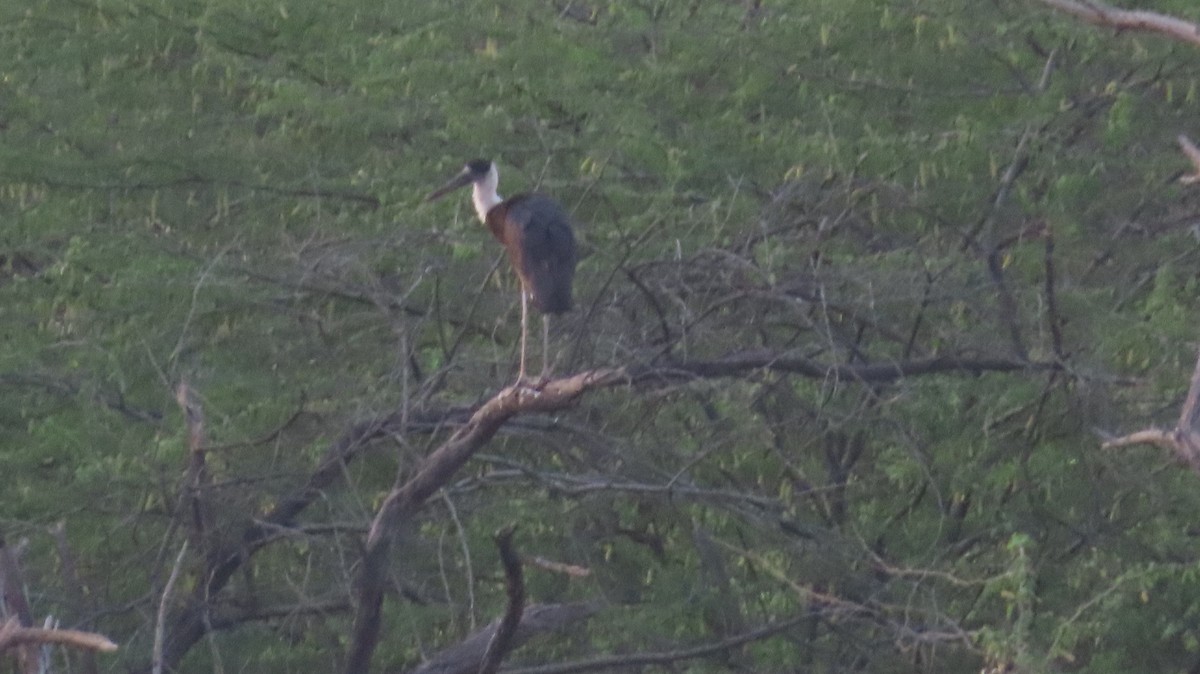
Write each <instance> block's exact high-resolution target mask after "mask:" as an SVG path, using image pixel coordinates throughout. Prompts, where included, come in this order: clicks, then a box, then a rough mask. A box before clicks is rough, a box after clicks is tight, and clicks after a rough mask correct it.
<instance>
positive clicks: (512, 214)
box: [487, 193, 576, 314]
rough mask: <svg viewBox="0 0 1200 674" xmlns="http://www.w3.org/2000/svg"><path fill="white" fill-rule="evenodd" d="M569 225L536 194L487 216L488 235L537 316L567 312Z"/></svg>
mask: <svg viewBox="0 0 1200 674" xmlns="http://www.w3.org/2000/svg"><path fill="white" fill-rule="evenodd" d="M570 222H571V220H570V218H569V217H567V214H566V213H565V212H564V211H563V209H562V207H561V206H559V205H558V202H557V201H555V200H553V199H551V198H550V197H547V196H545V195H542V194H536V193H533V194H518V195H516V196H512V197H509V198H508V199H505V200H504V201H502V202H500V204H499V205H498V206H494V207H492V209H491V210H490V211H488V212H487V226H488V229H489V230H491V232H492V235H493V236H495V237H496V240H497V241H499V242H500V243H501V245H503V246H504V247H505V249H506V250H507V251H508V259H509V262H511V263H512V266H513V269H515V270H516V272H517V276H518V277H520V279H521V285H522V286H523V287H524V290H525V291H526V292H528V293H529V299H530V300H532V301H533V306H535V307H537V308H538V310H539V311H541V312H543V313H547V314H561V313H565V312H567V311H570V310H571V286H572V285H573V284H574V281H575V263H576V253H575V234H574V232H572V231H571V225H570Z"/></svg>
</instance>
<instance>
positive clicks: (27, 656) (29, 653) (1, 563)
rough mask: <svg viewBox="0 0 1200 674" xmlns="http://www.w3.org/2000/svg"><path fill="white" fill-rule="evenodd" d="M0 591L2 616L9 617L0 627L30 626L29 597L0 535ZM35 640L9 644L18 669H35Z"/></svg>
mask: <svg viewBox="0 0 1200 674" xmlns="http://www.w3.org/2000/svg"><path fill="white" fill-rule="evenodd" d="M0 593H2V594H3V606H2V607H0V608H2V609H3V610H2V611H0V613H2V614H3V615H6V616H10V617H9V619H8V621H7V622H6V623H5V625H4V628H5V630H7V631H10V632H13V631H19V630H23V629H32V628H33V611H31V610H30V608H29V599H28V598H26V596H25V581H24V580H23V579H22V578H21V565H20V564H19V563H18V562H17V556H16V555H15V554H13V550H12V547H11V546H9V545H8V544H7V542H6V541H5V540H4V538H3V537H0ZM0 643H2V642H0ZM33 645H35V642H32V641H29V640H23V641H17V640H14V641H13V643H12V646H11V647H18V649H17V655H16V657H17V665H18V669H19V670H20V671H22V672H37V671H38V656H37V650H36V649H34V648H32V646H33Z"/></svg>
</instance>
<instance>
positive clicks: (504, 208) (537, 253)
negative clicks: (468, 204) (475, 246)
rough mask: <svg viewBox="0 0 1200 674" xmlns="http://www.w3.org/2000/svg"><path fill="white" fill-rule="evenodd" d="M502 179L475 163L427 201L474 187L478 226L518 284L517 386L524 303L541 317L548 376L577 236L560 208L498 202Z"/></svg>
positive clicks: (531, 200) (535, 197) (528, 199)
mask: <svg viewBox="0 0 1200 674" xmlns="http://www.w3.org/2000/svg"><path fill="white" fill-rule="evenodd" d="M499 180H500V176H499V174H498V173H497V171H496V165H495V164H494V163H492V162H491V161H489V160H487V159H473V160H471V161H469V162H467V165H466V166H464V167H463V170H462V171H461V172H460V173H459V174H458V175H457V176H455V177H454V178H451V179H450V181H449V182H447V183H446V184H445V185H443V186H441V187H439V188H438V189H436V190H434V191H433V193H432V194H430V195H429V196H428V197H426V199H425V200H426V201H433V200H435V199H438V198H440V197H442V196H444V195H446V194H447V193H449V192H452V191H454V190H456V189H458V188H460V187H465V186H467V185H472V186H473V188H472V195H471V200H472V202H473V203H474V204H475V212H476V213H477V214H478V215H479V219H480V221H482V222H483V224H485V225H487V227H488V229H489V230H491V232H492V236H494V237H496V240H497V241H499V242H500V245H502V246H504V249H505V250H506V251H507V252H508V261H509V262H511V263H512V266H513V269H514V270H515V271H516V272H517V278H518V279H520V281H521V361H520V367H519V374H518V375H517V383H518V384H521V383H524V380H525V341H526V335H527V333H528V314H529V308H528V303H529V302H530V301H532V302H533V306H535V307H537V309H538V310H539V311H541V312H542V374H541V375H540V377H539V380H540V381H542V382H544V381H545V380H546V378H547V377H548V376H549V372H550V368H549V357H548V355H547V352H548V348H549V342H550V315H551V314H561V313H565V312H567V311H569V310H570V309H571V285H572V284H573V282H574V279H575V264H576V262H577V256H576V252H575V234H574V232H572V231H571V219H570V218H569V217H568V216H567V213H566V211H565V210H563V207H562V206H561V205H559V203H558V202H557V201H555V200H553V199H551V198H550V197H547V196H545V195H542V194H537V193H524V194H517V195H515V196H512V197H509V198H508V199H502V198H501V197H500V195H499V194H496V186H497V184H498V183H499Z"/></svg>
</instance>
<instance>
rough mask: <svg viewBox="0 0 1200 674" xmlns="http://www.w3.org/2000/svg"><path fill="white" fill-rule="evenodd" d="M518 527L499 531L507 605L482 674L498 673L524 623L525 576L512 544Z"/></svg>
mask: <svg viewBox="0 0 1200 674" xmlns="http://www.w3.org/2000/svg"><path fill="white" fill-rule="evenodd" d="M516 528H517V527H516V525H515V524H510V525H508V526H507V527H505V528H503V529H501V530H500V531H497V532H496V547H497V548H499V549H500V561H501V563H502V564H503V565H504V582H505V587H506V589H507V591H508V606H507V608H505V610H504V616H503V617H501V618H500V624H499V625H497V626H496V632H495V633H494V634H492V638H491V639H490V640H489V641H488V647H487V650H486V651H484V653H483V662H481V663H480V664H479V674H496V670H498V669H500V663H501V662H503V660H504V657H505V656H506V655H508V653H509V652H510V651H511V650H512V649H513V646H514V645H515V644H514V640H515V638H516V636H517V626H519V625H520V624H521V614H522V613H524V612H525V576H524V575H523V574H522V573H521V558H520V556H519V555H517V551H516V550H514V549H513V544H512V537H513V531H515V530H516Z"/></svg>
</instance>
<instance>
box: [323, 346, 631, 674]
mask: <svg viewBox="0 0 1200 674" xmlns="http://www.w3.org/2000/svg"><path fill="white" fill-rule="evenodd" d="M624 379H625V377H624V372H623V370H594V371H590V372H584V373H582V374H578V375H575V376H573V377H568V378H566V379H557V380H554V381H551V382H550V383H548V384H546V386H545V387H543V388H542V389H540V390H537V391H534V390H531V389H526V388H522V387H517V386H514V387H509V388H506V389H504V390H503V391H501V392H500V393H498V394H497V395H496V396H495V397H494V398H492V399H491V400H489V401H487V402H486V403H484V404H483V406H482V407H480V408H479V410H477V411H476V412H475V413H474V414H473V415H471V419H470V421H468V422H467V424H466V425H465V426H462V427H461V428H459V429H458V430H457V431H456V432H455V433H454V435H452V436H451V437H450V439H449V440H447V441H446V442H445V443H443V444H442V445H441V446H440V447H438V448H437V449H436V450H434V452H433V453H432V454H430V455H429V456H428V457H427V458H426V459H425V460H424V461H423V462H422V463H421V465H420V466H418V468H417V471H416V474H414V475H413V476H412V477H411V478H410V479H409V480H408V481H407V482H405V483H404V484H402V485H400V486H398V487H396V488H395V489H393V490H392V491H391V493H389V494H388V496H387V498H386V499H384V502H383V505H381V506H380V508H379V512H378V513H376V515H375V519H374V521H373V522H372V523H371V530H370V532H369V533H368V534H367V543H366V549H365V551H364V553H363V562H362V567H361V570H360V572H359V577H358V583H357V588H356V594H357V595H358V596H357V611H356V614H355V618H354V628H353V633H352V636H351V641H350V654H349V657H348V658H347V660H346V672H349V673H352V674H354V673H360V672H367V671H369V669H370V664H371V657H372V655H374V653H375V646H376V644H377V643H378V640H379V627H380V612H381V611H382V608H383V591H384V587H385V585H386V578H387V562H388V559H389V555H388V551H389V548H390V546H391V540H392V536H393V534H394V532H395V531H396V529H397V528H398V526H399V525H400V523H402V522H404V521H405V520H407V519H408V518H409V517H411V516H412V515H413V514H414V513H415V512H416V511H417V510H418V509H420V507H421V505H422V504H423V503H424V502H425V500H426V499H427V498H429V496H430V495H432V494H433V493H434V492H436V491H437V490H438V489H440V488H441V487H442V486H443V485H445V484H446V483H447V482H449V481H450V478H451V477H453V476H454V474H455V473H456V472H457V471H458V469H459V468H461V467H462V466H463V464H465V463H466V462H467V460H468V459H470V458H471V456H472V455H474V454H475V452H477V451H478V450H479V449H480V448H482V447H483V446H484V445H486V444H487V443H488V442H489V441H490V440H491V439H492V437H493V436H494V435H495V434H496V431H498V430H500V427H501V426H503V425H504V423H505V422H506V421H508V420H509V419H511V418H512V417H514V416H516V415H518V414H524V413H529V412H549V411H554V410H559V409H563V408H565V407H567V406H568V405H571V404H573V403H574V402H575V400H576V399H578V398H579V396H580V395H582V394H583V393H584V392H585V391H587V390H589V389H593V388H597V387H601V386H610V385H613V384H616V383H618V382H620V381H623V380H624Z"/></svg>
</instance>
